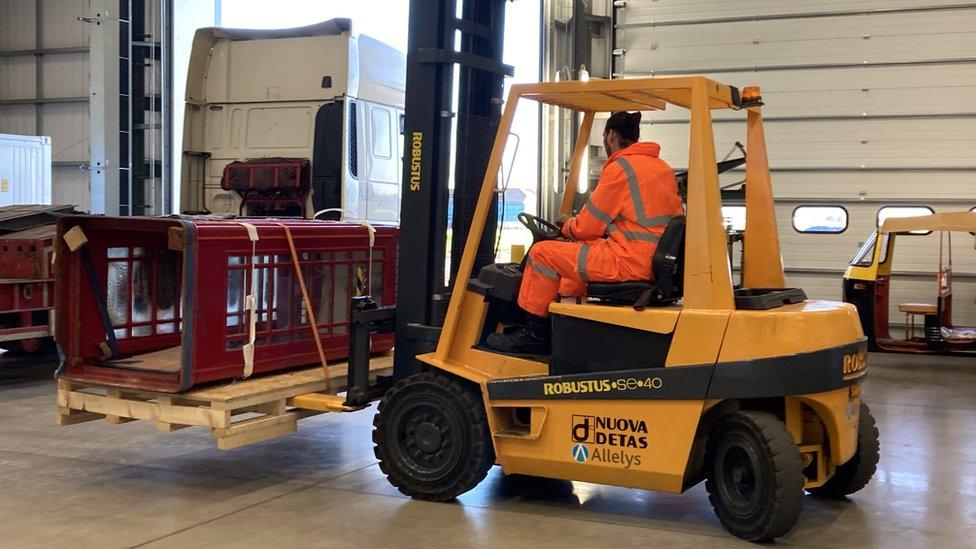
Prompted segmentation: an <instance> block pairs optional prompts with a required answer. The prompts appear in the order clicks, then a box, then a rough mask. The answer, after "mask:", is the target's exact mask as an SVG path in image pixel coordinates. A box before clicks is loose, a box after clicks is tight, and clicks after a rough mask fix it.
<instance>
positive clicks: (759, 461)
mask: <svg viewBox="0 0 976 549" xmlns="http://www.w3.org/2000/svg"><path fill="white" fill-rule="evenodd" d="M707 463H708V467H709V474H708V478H707V480H706V481H705V488H706V489H707V490H708V500H709V502H711V504H712V508H714V509H715V514H716V515H718V518H719V520H720V521H721V522H722V525H723V526H725V528H726V529H727V530H728V531H729V532H731V533H732V534H734V535H735V536H738V537H740V538H742V539H745V540H748V541H768V540H772V539H774V538H777V537H779V536H782V535H784V534H786V533H787V532H789V531H790V529H791V528H793V526H794V525H795V524H796V522H797V519H798V518H799V516H800V510H801V509H802V506H803V484H804V479H803V462H802V461H801V460H800V454H799V452H798V451H797V448H796V444H794V443H793V437H792V436H791V435H790V433H789V431H788V430H787V429H786V425H784V424H783V422H782V421H781V420H780V419H779V418H778V417H776V416H775V415H773V414H770V413H765V412H753V411H745V412H736V413H734V414H730V415H729V416H728V417H726V418H725V419H724V420H723V421H722V422H721V423H719V424H718V425H717V426H716V427H715V429H714V430H713V431H712V434H711V436H709V440H708V462H707Z"/></svg>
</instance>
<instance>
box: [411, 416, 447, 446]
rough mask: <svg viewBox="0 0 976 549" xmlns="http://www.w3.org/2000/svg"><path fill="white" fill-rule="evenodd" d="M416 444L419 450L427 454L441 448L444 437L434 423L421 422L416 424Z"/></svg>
mask: <svg viewBox="0 0 976 549" xmlns="http://www.w3.org/2000/svg"><path fill="white" fill-rule="evenodd" d="M416 436H417V445H418V446H419V447H420V449H421V450H423V451H424V452H427V453H428V454H430V453H433V452H436V451H437V450H440V448H441V442H442V441H443V439H444V437H442V436H441V433H440V430H439V429H438V428H437V426H436V425H434V424H433V423H430V422H425V423H421V424H420V425H418V426H417V434H416Z"/></svg>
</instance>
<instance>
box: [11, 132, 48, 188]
mask: <svg viewBox="0 0 976 549" xmlns="http://www.w3.org/2000/svg"><path fill="white" fill-rule="evenodd" d="M50 203H51V138H50V137H47V136H45V135H9V134H2V133H0V206H9V205H11V204H50Z"/></svg>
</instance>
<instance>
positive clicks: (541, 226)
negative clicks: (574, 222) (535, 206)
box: [518, 212, 562, 244]
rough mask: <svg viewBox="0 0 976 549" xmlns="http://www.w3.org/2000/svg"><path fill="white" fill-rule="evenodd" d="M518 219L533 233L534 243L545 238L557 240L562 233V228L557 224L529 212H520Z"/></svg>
mask: <svg viewBox="0 0 976 549" xmlns="http://www.w3.org/2000/svg"><path fill="white" fill-rule="evenodd" d="M518 220H519V222H520V223H522V225H525V228H526V229H528V230H529V232H530V233H532V243H533V244H535V243H536V242H542V241H543V240H555V239H556V238H558V237H559V236H560V235H561V234H562V229H560V228H559V227H557V226H556V225H554V224H552V223H550V222H548V221H546V220H545V219H542V218H541V217H536V216H534V215H532V214H527V213H525V212H519V214H518Z"/></svg>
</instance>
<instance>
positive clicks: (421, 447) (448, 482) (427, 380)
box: [373, 372, 495, 501]
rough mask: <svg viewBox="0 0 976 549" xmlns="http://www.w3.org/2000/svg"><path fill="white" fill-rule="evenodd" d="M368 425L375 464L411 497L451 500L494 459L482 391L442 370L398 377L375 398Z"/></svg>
mask: <svg viewBox="0 0 976 549" xmlns="http://www.w3.org/2000/svg"><path fill="white" fill-rule="evenodd" d="M373 427H374V428H375V429H374V430H373V443H374V444H375V449H374V452H375V454H376V458H377V459H379V460H380V469H381V470H382V471H383V473H384V474H386V477H387V479H389V481H390V483H391V484H393V486H396V487H397V489H398V490H400V492H402V493H404V494H406V495H408V496H410V497H412V498H415V499H422V500H427V501H449V500H452V499H454V498H456V497H457V496H459V495H461V494H463V493H464V492H467V491H468V490H470V489H472V488H474V487H475V486H477V485H478V483H479V482H481V481H482V480H483V479H484V478H485V475H487V474H488V469H490V468H491V466H492V465H494V463H495V450H494V448H493V447H492V444H491V436H490V434H489V432H488V420H487V417H486V415H485V405H484V401H483V400H482V398H481V395H480V394H479V393H478V392H477V389H476V388H475V387H469V386H466V385H464V384H463V383H462V382H461V381H460V380H458V379H456V378H453V377H448V376H447V375H444V374H441V373H437V372H422V373H419V374H414V375H412V376H410V377H408V378H405V379H402V380H400V381H399V382H398V383H397V384H396V385H394V386H393V387H392V388H390V390H389V391H387V393H386V395H385V396H384V397H383V400H382V401H380V405H379V410H378V412H377V414H376V417H375V418H374V419H373Z"/></svg>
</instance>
